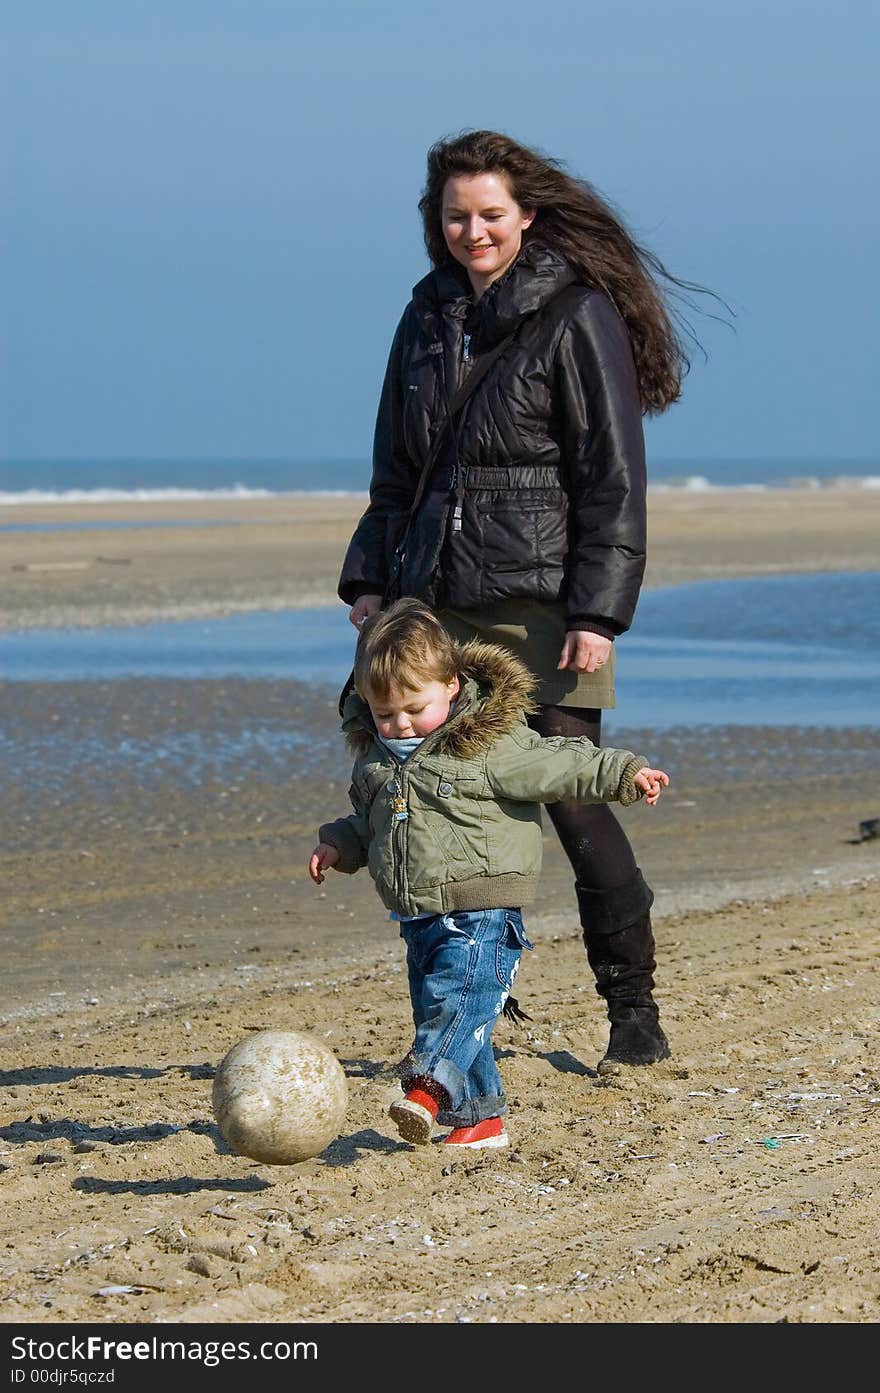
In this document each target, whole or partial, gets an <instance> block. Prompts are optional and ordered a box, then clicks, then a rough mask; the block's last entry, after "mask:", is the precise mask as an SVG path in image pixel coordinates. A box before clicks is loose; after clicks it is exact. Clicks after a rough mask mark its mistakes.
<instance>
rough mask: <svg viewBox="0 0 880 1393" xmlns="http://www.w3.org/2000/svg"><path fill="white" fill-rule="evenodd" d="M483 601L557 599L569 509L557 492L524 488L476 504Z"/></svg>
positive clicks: (554, 490)
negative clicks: (514, 598)
mask: <svg viewBox="0 0 880 1393" xmlns="http://www.w3.org/2000/svg"><path fill="white" fill-rule="evenodd" d="M475 504H476V508H477V522H478V528H479V533H480V543H481V552H482V558H481V583H482V600H483V601H484V602H488V601H492V600H500V599H506V598H509V597H510V598H513V597H515V596H518V595H519V596H530V597H533V598H535V599H539V600H545V601H549V600H555V599H557V598H558V597H559V593H560V588H561V585H562V580H563V576H564V571H565V556H566V551H567V547H568V510H567V500H566V496H565V494H564V493H563V491H562V490H561V489H553V488H523V489H518V490H517V491H516V492H515V493H503V494H490V495H484V496H483V497H482V498H479V497H478V498H477V499H476V500H475Z"/></svg>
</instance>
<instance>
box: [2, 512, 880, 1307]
mask: <svg viewBox="0 0 880 1393" xmlns="http://www.w3.org/2000/svg"><path fill="white" fill-rule="evenodd" d="M106 506H107V505H105V508H102V509H101V510H100V515H101V516H104V517H106V516H108V512H107V511H106ZM111 506H112V505H111ZM187 506H188V505H175V507H174V508H173V509H171V510H170V512H169V518H171V517H173V518H174V519H180V518H181V517H182V516H184V515H186V510H187ZM199 506H201V507H202V508H203V507H204V505H199ZM878 508H880V496H875V495H873V494H870V493H866V492H865V491H858V493H857V494H854V495H850V494H849V493H848V492H839V491H837V490H830V491H827V492H825V491H823V493H822V495H821V497H820V496H819V495H817V494H815V493H812V492H809V493H808V492H804V493H797V494H795V493H789V492H785V493H780V494H779V495H778V496H776V495H774V496H772V497H771V496H770V495H767V494H760V495H757V494H756V495H744V496H740V495H735V496H734V495H725V496H724V497H721V496H718V495H695V496H693V497H692V496H689V495H688V496H678V495H676V496H670V495H656V497H655V500H654V503H653V504H652V563H651V567H652V568H651V576H650V582H651V583H652V584H661V583H675V582H677V581H681V580H685V579H692V578H705V577H707V576H709V575H726V574H758V573H766V572H768V571H773V570H781V569H789V570H813V569H828V570H836V569H841V570H843V569H850V568H853V567H856V568H863V569H868V568H871V569H873V568H876V565H877V557H876V538H877V536H878V535H880V529H878V527H877V523H878V521H880V518H878ZM358 509H359V504H357V503H356V502H355V501H354V500H328V501H327V502H326V503H324V502H319V501H315V500H309V501H302V500H297V502H296V505H294V504H293V503H292V502H285V503H283V504H280V505H279V504H275V503H273V504H272V506H271V509H267V508H266V506H265V505H253V504H252V505H247V506H245V507H242V505H238V504H236V505H233V509H232V512H234V514H235V515H236V516H244V517H245V519H246V520H245V521H243V522H242V523H241V524H240V525H237V526H234V527H230V526H213V527H210V526H204V527H199V528H194V529H190V528H186V529H183V528H176V529H172V528H168V529H165V530H164V531H163V530H162V529H155V530H149V531H147V530H138V531H135V530H132V531H128V532H120V533H117V532H101V533H98V532H82V533H67V532H65V533H57V534H48V535H38V534H2V535H0V556H2V569H3V575H4V601H3V603H4V623H5V625H6V627H18V626H22V627H27V626H32V625H36V624H47V623H57V622H59V618H58V616H62V615H64V616H67V618H66V619H65V621H64V622H70V617H71V616H75V617H76V618H77V619H78V620H79V621H80V622H85V620H86V617H87V616H91V618H90V619H89V620H88V622H96V620H98V619H100V620H101V621H103V622H131V621H132V620H133V619H135V618H137V617H150V618H152V617H158V616H159V615H162V614H167V615H169V616H170V615H172V614H176V615H180V614H182V613H183V612H185V611H187V607H190V606H194V607H196V611H197V612H211V613H221V612H227V611H229V610H230V609H234V608H254V607H264V606H266V605H270V606H271V605H277V606H281V605H286V604H290V603H296V602H299V603H303V604H305V603H308V604H315V603H332V602H333V582H334V580H335V574H336V570H337V569H338V563H339V559H340V555H341V548H342V547H343V546H344V541H345V538H347V535H348V532H349V530H350V525H351V520H352V518H353V516H354V515H356V513H357V511H358ZM8 511H9V512H12V510H8ZM58 511H59V513H60V514H61V515H62V518H63V520H64V521H72V520H73V516H72V514H73V513H77V516H78V515H79V514H78V512H77V510H70V509H67V508H65V509H63V510H62V509H59V510H58ZM90 511H91V510H90ZM211 511H212V515H216V516H218V517H219V510H218V509H217V507H216V505H213V506H212V509H211ZM41 512H42V510H41ZM151 512H152V510H151ZM138 516H140V513H138ZM11 520H15V521H22V522H23V521H26V520H27V519H26V517H25V515H24V513H23V512H21V511H19V510H15V517H14V519H11ZM99 556H103V557H105V558H107V559H106V560H105V561H103V562H99V561H98V560H97V557H99ZM81 561H87V563H88V564H87V565H86V566H85V567H82V568H80V569H73V570H63V569H60V570H56V571H52V570H38V569H31V570H18V569H13V567H18V566H22V565H34V564H35V565H37V566H39V565H40V564H41V563H42V564H45V563H47V562H48V563H50V564H51V563H54V562H59V563H62V564H64V563H69V562H81ZM310 587H311V588H310ZM306 596H309V597H310V598H304V597H306ZM317 597H320V598H317ZM199 606H201V607H204V608H202V609H198V607H199ZM215 606H217V607H218V608H214V607H215ZM190 612H193V611H192V610H191V611H190ZM334 697H335V694H334V693H332V692H330V691H313V690H311V689H309V688H306V687H303V686H300V685H299V684H297V683H291V682H247V681H223V682H198V683H195V682H193V683H187V682H163V681H143V682H114V683H94V684H90V683H74V684H60V685H54V684H35V683H27V684H18V683H7V684H3V683H2V682H0V731H2V732H3V733H4V734H5V736H6V737H7V739H8V740H10V741H11V742H12V744H13V746H18V747H20V748H22V749H24V748H28V749H31V748H33V747H34V746H35V744H37V743H38V742H40V741H43V740H45V742H46V746H45V751H43V753H44V754H45V756H46V758H45V759H44V760H43V764H42V765H41V768H40V770H38V771H36V772H35V771H34V770H33V769H31V768H29V767H26V766H24V765H22V764H20V763H19V764H16V761H15V760H14V759H10V760H9V761H8V767H7V770H6V775H5V785H4V796H3V801H2V804H0V833H2V836H0V844H2V848H3V851H2V874H3V879H4V896H3V903H2V911H0V913H2V917H0V948H2V950H3V956H4V968H5V986H4V994H3V1001H2V1007H0V1041H2V1050H3V1055H2V1060H3V1067H2V1071H0V1086H2V1087H0V1098H2V1109H3V1111H2V1120H0V1193H2V1195H3V1199H4V1212H5V1214H6V1215H7V1218H6V1219H5V1220H4V1224H3V1227H4V1230H5V1232H4V1234H3V1242H4V1243H5V1245H6V1246H5V1247H2V1245H0V1247H2V1256H0V1321H2V1322H6V1323H10V1324H12V1323H18V1322H25V1323H51V1322H108V1323H111V1322H112V1323H127V1322H138V1323H140V1322H147V1323H151V1322H157V1323H163V1324H164V1323H168V1322H209V1323H216V1324H230V1325H231V1324H233V1323H235V1324H239V1323H247V1322H268V1323H273V1324H274V1323H279V1324H280V1323H283V1322H286V1321H304V1322H314V1323H317V1324H324V1323H360V1322H382V1323H387V1324H389V1326H390V1325H393V1324H394V1323H395V1322H405V1323H434V1322H436V1323H454V1322H457V1321H459V1322H461V1321H464V1322H477V1323H485V1322H489V1321H492V1320H497V1321H499V1322H511V1321H517V1322H529V1323H534V1324H536V1325H538V1324H541V1325H546V1324H552V1323H558V1322H591V1323H595V1322H626V1323H635V1322H679V1323H681V1322H698V1323H707V1322H722V1323H730V1322H759V1323H764V1322H768V1323H769V1322H776V1321H795V1322H803V1323H820V1322H870V1321H875V1320H876V1319H877V1318H878V1315H880V1287H878V1283H877V1268H878V1255H877V1243H876V1233H877V1221H878V1217H880V1201H878V1198H877V1196H878V1193H880V1191H878V1184H877V1182H878V1174H877V1171H878V1161H877V1156H878V1145H877V1143H878V1121H880V1075H878V1070H877V1053H876V1048H875V1046H874V1042H875V1040H876V1032H877V1027H878V1024H880V1013H878V1007H877V994H876V963H877V943H878V927H880V879H878V869H880V839H862V838H861V837H860V833H859V823H860V821H862V820H864V819H866V818H869V817H872V816H876V815H877V814H878V813H880V804H878V803H877V801H876V800H875V798H874V795H873V790H874V789H875V788H876V786H877V770H878V765H880V737H878V733H877V731H876V730H873V731H851V732H848V731H840V730H816V729H813V730H809V731H803V730H797V729H788V730H753V729H747V728H730V729H727V730H716V731H687V730H680V731H674V732H664V733H663V734H662V735H660V734H659V733H658V734H657V735H656V736H655V735H654V734H653V733H652V732H651V731H640V732H635V731H634V732H629V733H626V734H624V733H623V732H621V733H619V734H618V735H615V742H616V743H621V744H632V745H633V747H634V748H636V749H639V750H643V751H644V752H645V753H648V754H650V755H651V757H652V758H653V759H656V760H657V761H658V762H662V763H663V764H664V767H666V768H667V769H668V770H669V772H670V774H671V775H672V778H673V783H672V787H671V789H670V790H669V792H668V794H667V795H665V796H664V799H663V800H662V801H661V804H660V806H659V807H658V808H656V809H648V808H645V807H644V806H639V807H635V808H632V809H627V810H624V811H622V812H620V813H619V816H620V817H621V819H622V820H623V821H624V823H625V825H626V827H627V831H628V833H629V835H630V837H631V839H632V841H633V845H634V847H635V849H636V852H637V856H638V859H639V862H640V864H641V866H642V868H643V870H644V872H645V875H646V877H647V879H648V880H649V882H650V883H651V884H652V885H653V887H654V890H655V894H656V897H657V899H656V906H655V932H656V936H657V943H658V964H659V966H658V972H657V995H658V1000H659V1001H660V1004H661V1010H662V1013H663V1018H664V1021H665V1024H666V1027H667V1031H668V1034H669V1036H670V1040H671V1043H672V1048H673V1057H672V1059H671V1060H669V1061H667V1062H664V1063H663V1064H660V1065H655V1066H653V1067H651V1068H648V1069H641V1070H634V1071H630V1072H629V1073H628V1074H627V1075H626V1076H625V1077H622V1078H620V1079H616V1080H610V1081H603V1080H602V1079H600V1077H599V1076H598V1075H597V1074H596V1072H595V1065H596V1062H597V1060H598V1059H599V1057H600V1055H601V1053H602V1049H603V1046H604V1042H605V1039H606V1023H605V1021H604V1015H603V1008H602V1003H601V1002H600V1000H599V999H598V998H597V997H596V995H595V993H594V991H593V989H592V985H591V980H590V977H589V974H588V971H587V968H586V964H585V959H584V954H583V949H582V946H581V943H580V937H579V932H578V927H577V924H576V920H575V915H574V912H573V896H572V890H571V876H570V871H569V869H568V867H567V865H566V863H565V861H564V858H563V857H562V855H561V853H560V851H559V849H558V846H557V845H556V843H555V839H554V838H553V836H552V832H550V831H549V829H548V834H547V839H546V861H545V870H544V876H543V880H542V889H541V896H540V899H539V902H538V903H537V904H536V905H535V906H534V907H533V908H532V909H531V911H530V912H529V914H528V927H529V932H530V936H531V937H532V938H533V941H534V942H535V944H536V951H535V952H534V953H532V954H529V955H527V958H526V961H525V962H524V964H523V969H522V973H521V978H520V984H519V988H518V990H519V997H520V1000H521V1002H522V1004H523V1005H524V1007H525V1009H526V1010H527V1011H528V1012H529V1014H530V1016H531V1020H530V1021H527V1022H525V1023H524V1024H523V1025H521V1026H518V1027H517V1026H513V1025H510V1024H508V1023H507V1022H502V1023H501V1024H500V1025H499V1026H498V1028H497V1032H496V1036H495V1041H496V1045H497V1047H498V1050H499V1058H500V1068H501V1070H502V1073H503V1075H504V1078H505V1083H506V1086H507V1090H508V1094H509V1098H510V1103H511V1116H510V1119H509V1129H510V1133H511V1140H512V1146H511V1149H510V1150H509V1151H506V1152H494V1153H493V1152H485V1153H472V1154H471V1155H467V1156H466V1157H464V1158H459V1159H458V1160H453V1161H452V1162H449V1161H447V1159H446V1156H445V1155H444V1154H443V1148H442V1146H437V1145H435V1146H432V1147H429V1148H424V1149H415V1148H412V1147H410V1146H407V1145H406V1144H404V1143H402V1142H401V1141H400V1140H399V1138H397V1136H396V1133H395V1131H394V1129H393V1127H392V1126H391V1124H390V1122H389V1121H388V1118H387V1116H386V1109H387V1105H388V1102H389V1100H390V1098H391V1097H393V1096H394V1091H395V1083H394V1076H393V1065H394V1063H395V1062H396V1060H398V1059H399V1058H400V1057H401V1055H402V1054H403V1052H404V1050H405V1048H406V1046H407V1044H408V1029H409V1027H408V1005H407V1000H406V985H405V973H404V970H403V956H402V952H401V945H400V941H399V939H398V938H397V937H396V936H395V931H394V928H393V926H392V925H390V924H389V923H388V921H387V919H386V918H385V915H384V912H383V911H382V909H381V906H380V905H379V903H378V900H377V898H376V897H375V894H374V892H373V890H372V887H371V885H370V882H369V880H368V878H367V877H366V874H365V873H362V874H361V875H359V876H356V877H351V878H349V877H341V876H332V875H331V876H330V877H329V878H328V881H327V883H326V884H325V886H324V887H323V888H322V889H321V890H318V889H316V888H315V887H314V886H312V885H311V884H310V882H309V881H308V879H307V875H306V871H305V861H306V857H307V854H308V851H309V850H310V848H311V845H312V843H313V840H314V831H315V827H316V825H317V823H318V821H319V820H321V819H322V818H324V817H325V816H326V815H327V814H328V813H330V812H335V811H342V810H344V809H345V807H346V804H347V793H346V790H347V787H348V780H347V774H348V760H347V757H346V755H345V752H344V749H343V748H342V746H341V742H336V741H335V740H334V730H335V725H336V715H335V699H334ZM305 720H309V721H310V722H311V726H312V728H313V730H314V732H315V735H316V739H315V741H314V742H313V744H312V745H311V746H310V747H309V749H308V752H303V754H302V755H301V756H297V757H295V758H294V757H290V758H289V759H287V760H284V759H279V758H278V757H276V756H274V755H273V754H272V753H271V751H267V752H265V753H264V754H263V755H262V756H261V755H259V754H256V753H254V750H253V748H252V747H248V748H247V749H246V750H245V752H244V753H243V754H242V757H241V764H240V767H235V766H234V765H229V763H228V762H227V763H226V764H224V765H223V769H222V777H221V776H220V775H219V774H217V773H212V770H211V768H210V763H209V764H208V765H207V766H205V767H204V768H202V769H201V771H200V773H199V776H198V778H195V777H193V778H191V779H189V780H188V779H187V778H186V777H185V774H186V768H187V765H186V750H187V748H188V743H187V742H188V741H190V740H192V739H193V738H195V736H198V737H199V739H200V740H201V741H203V742H204V741H206V740H207V741H208V742H209V743H210V742H211V741H212V740H213V741H214V742H215V743H216V745H217V746H218V748H219V747H223V748H228V747H229V746H230V744H233V743H234V741H235V740H236V739H237V738H238V737H239V736H240V734H241V732H242V731H244V730H247V729H248V728H249V727H255V726H257V727H261V728H262V727H263V726H266V727H272V725H273V723H275V724H276V725H283V724H285V723H288V724H289V723H300V724H301V723H303V722H304V721H305ZM52 741H56V742H58V745H57V747H58V748H59V749H61V748H65V749H69V748H70V747H71V745H75V747H76V749H77V750H78V751H81V758H79V759H78V760H77V761H76V763H75V767H70V765H69V764H65V765H64V768H63V769H62V768H61V761H60V760H59V767H58V773H57V775H56V776H55V777H52V776H51V772H50V773H49V774H47V773H46V769H47V768H48V769H49V770H50V771H51V758H50V756H51V748H52V745H51V742H52ZM123 743H124V744H125V747H126V749H129V750H130V749H131V748H133V747H136V748H138V749H141V750H143V751H145V753H144V755H143V758H142V759H141V760H140V761H138V760H135V759H128V760H125V759H123V758H121V757H120V758H118V759H117V758H116V754H115V752H117V751H118V750H119V749H120V747H121V746H122V745H123ZM159 749H164V750H165V751H166V752H167V751H171V752H172V753H171V754H167V753H166V755H164V756H162V757H151V755H150V751H151V750H159ZM174 752H176V753H174ZM41 758H42V754H41ZM269 1027H272V1028H281V1029H284V1028H293V1029H304V1030H307V1031H310V1032H311V1033H314V1034H316V1035H318V1036H320V1037H321V1038H323V1039H325V1040H326V1041H327V1043H328V1044H330V1046H331V1047H332V1048H333V1049H334V1050H335V1051H336V1053H337V1055H338V1057H339V1058H340V1059H341V1060H342V1062H343V1064H344V1067H345V1069H346V1072H347V1074H348V1078H349V1088H350V1107H349V1113H348V1115H347V1117H346V1120H345V1124H344V1127H343V1129H342V1133H341V1135H340V1137H339V1138H338V1139H337V1140H336V1141H335V1142H333V1143H332V1144H331V1146H330V1147H329V1148H328V1149H327V1151H325V1152H324V1153H323V1154H322V1155H321V1156H319V1157H316V1158H315V1159H314V1160H311V1161H307V1162H303V1163H301V1164H300V1165H298V1166H294V1167H272V1166H265V1165H260V1164H258V1163H255V1162H252V1161H249V1160H248V1159H246V1158H243V1157H239V1156H236V1155H234V1154H233V1153H231V1152H230V1150H229V1148H228V1147H227V1146H226V1144H225V1143H224V1142H223V1140H222V1138H221V1137H220V1135H219V1133H218V1132H217V1130H216V1127H215V1125H214V1122H213V1117H212V1113H211V1104H210V1089H211V1077H212V1074H213V1070H214V1068H215V1066H216V1064H217V1062H218V1061H219V1059H220V1058H221V1057H222V1055H223V1054H224V1053H225V1052H226V1050H227V1049H228V1048H229V1047H230V1046H231V1045H232V1044H233V1043H235V1041H236V1040H238V1039H240V1038H241V1037H242V1036H244V1035H245V1034H247V1033H248V1031H250V1030H253V1029H258V1028H269ZM499 1198H501V1200H502V1201H503V1202H502V1203H499Z"/></svg>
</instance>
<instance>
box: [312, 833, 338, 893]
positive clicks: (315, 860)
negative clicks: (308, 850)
mask: <svg viewBox="0 0 880 1393" xmlns="http://www.w3.org/2000/svg"><path fill="white" fill-rule="evenodd" d="M338 860H339V849H338V848H337V847H335V846H331V845H330V843H329V842H318V845H317V846H316V847H315V849H314V851H313V852H312V854H311V856H310V857H309V875H310V876H311V877H312V880H313V881H314V882H315V884H316V885H323V884H324V872H325V871H326V870H329V869H330V867H331V866H335V865H336V863H337V862H338Z"/></svg>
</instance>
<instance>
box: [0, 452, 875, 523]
mask: <svg viewBox="0 0 880 1393" xmlns="http://www.w3.org/2000/svg"><path fill="white" fill-rule="evenodd" d="M369 484H370V461H369V459H366V458H357V459H354V458H352V459H334V458H328V459H318V458H315V457H310V458H303V459H265V458H254V459H165V460H150V459H114V460H110V459H105V460H95V459H75V460H74V459H67V460H63V459H58V460H52V459H42V460H4V461H0V507H9V508H14V507H16V506H21V505H30V506H34V505H39V504H84V503H104V502H107V503H110V502H116V503H119V502H122V503H132V504H137V505H142V504H144V505H148V504H150V503H165V502H188V501H198V500H200V499H201V500H204V501H206V502H209V503H210V502H211V501H222V500H247V499H261V498H262V499H270V498H273V497H276V496H284V495H297V494H309V495H312V496H317V497H339V496H352V495H366V493H367V491H368V489H369ZM648 487H649V489H656V490H664V491H666V490H683V491H692V492H705V491H711V490H713V489H747V490H761V489H785V488H811V489H823V488H841V487H857V488H870V489H875V488H880V459H874V458H861V459H852V458H843V457H841V458H831V457H828V456H821V457H816V458H812V459H808V458H791V457H781V456H780V457H762V456H756V457H754V458H751V459H742V458H733V457H731V458H726V457H718V458H704V457H694V458H687V459H684V458H679V457H664V458H656V459H654V458H650V459H649V462H648ZM0 530H5V529H4V528H3V524H2V523H0Z"/></svg>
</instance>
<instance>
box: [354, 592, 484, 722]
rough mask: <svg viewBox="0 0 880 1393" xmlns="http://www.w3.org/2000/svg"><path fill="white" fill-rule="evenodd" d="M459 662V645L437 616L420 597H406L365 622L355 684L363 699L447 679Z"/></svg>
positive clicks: (356, 666) (448, 679)
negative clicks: (418, 598)
mask: <svg viewBox="0 0 880 1393" xmlns="http://www.w3.org/2000/svg"><path fill="white" fill-rule="evenodd" d="M459 664H460V653H459V648H458V644H457V643H456V642H455V640H454V639H453V638H452V637H451V635H450V634H449V633H447V631H446V629H444V627H443V625H442V624H441V623H440V620H439V619H438V618H437V616H436V615H435V614H434V613H433V612H432V611H431V610H430V609H428V606H427V605H425V604H423V603H422V601H421V600H416V599H413V598H411V597H410V596H405V597H404V598H403V599H401V600H395V601H394V604H392V605H389V607H388V609H383V610H380V611H379V613H378V614H374V615H371V616H370V617H369V618H368V619H366V620H365V621H364V623H363V626H362V628H361V632H360V635H359V637H358V641H357V648H356V649H355V655H354V685H355V688H356V690H357V692H358V694H359V695H360V696H362V697H363V698H364V700H365V701H367V700H368V699H369V698H370V697H387V696H388V694H389V693H390V692H391V691H402V690H403V689H404V688H414V687H419V686H421V685H422V684H423V683H424V682H451V681H452V679H453V677H455V676H457V674H458V670H459Z"/></svg>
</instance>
